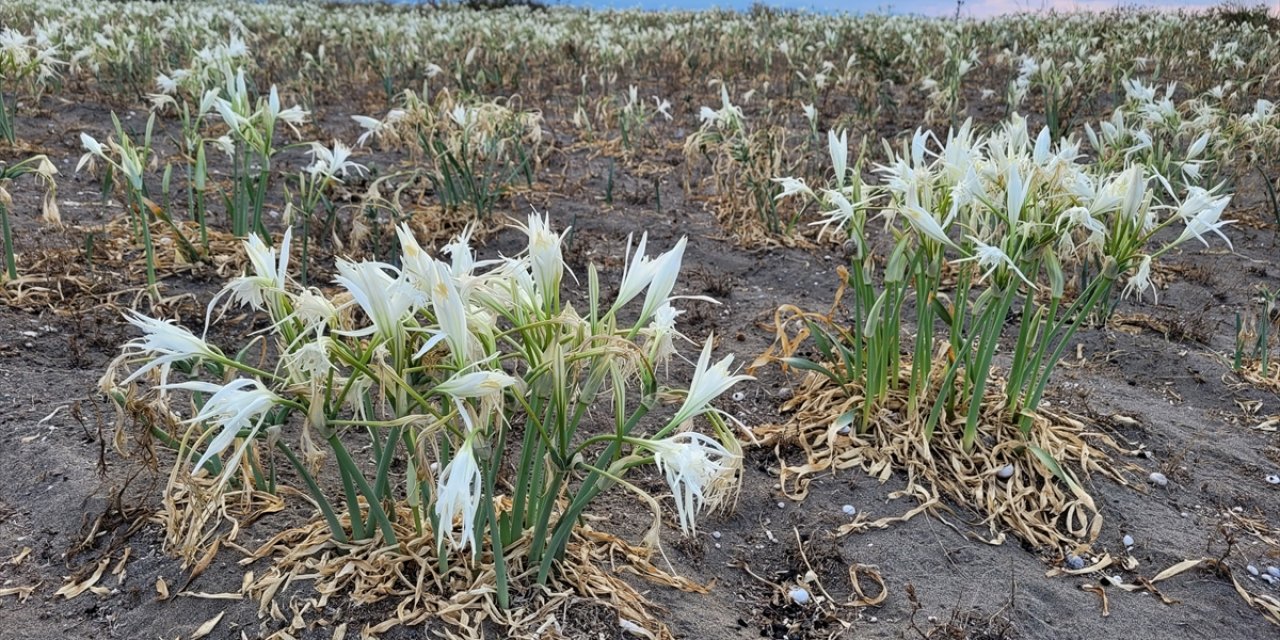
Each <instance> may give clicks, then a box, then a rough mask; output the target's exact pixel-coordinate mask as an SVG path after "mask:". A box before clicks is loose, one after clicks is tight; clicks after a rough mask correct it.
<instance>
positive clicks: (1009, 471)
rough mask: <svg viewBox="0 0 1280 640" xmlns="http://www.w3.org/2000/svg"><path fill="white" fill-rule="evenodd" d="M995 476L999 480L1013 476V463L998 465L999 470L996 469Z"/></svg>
mask: <svg viewBox="0 0 1280 640" xmlns="http://www.w3.org/2000/svg"><path fill="white" fill-rule="evenodd" d="M996 477H997V478H1000V479H1001V480H1008V479H1009V478H1012V477H1013V465H1011V464H1006V465H1005V466H1003V467H1000V470H999V471H996Z"/></svg>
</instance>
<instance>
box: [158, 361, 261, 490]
mask: <svg viewBox="0 0 1280 640" xmlns="http://www.w3.org/2000/svg"><path fill="white" fill-rule="evenodd" d="M164 388H165V389H167V390H168V389H184V390H188V391H200V392H204V393H211V394H213V395H211V396H209V399H208V400H206V401H205V403H204V406H203V407H201V409H200V411H199V413H197V414H196V415H195V416H194V417H192V418H191V419H190V420H188V421H187V422H189V423H192V424H198V423H202V422H203V423H209V424H212V425H215V426H217V427H218V428H219V429H220V430H219V431H218V434H217V435H216V436H214V437H213V439H212V440H210V441H209V444H208V445H207V446H206V447H205V450H204V453H203V454H202V455H201V456H200V460H199V461H198V462H196V465H195V467H194V470H195V472H199V470H200V469H201V468H202V467H204V464H205V463H206V462H208V461H209V460H210V459H211V458H213V457H214V456H217V455H219V454H221V453H222V452H223V450H225V449H226V448H227V447H229V446H231V443H232V442H234V441H235V439H236V437H237V435H239V432H240V430H242V429H250V436H249V437H250V438H252V434H253V433H255V432H256V431H257V430H258V429H259V428H260V427H261V426H262V421H263V419H265V417H266V414H267V412H268V411H270V410H271V409H272V408H273V407H275V406H276V404H278V403H279V402H280V397H279V396H277V395H276V394H274V393H272V392H271V390H270V389H268V388H266V387H265V386H263V384H262V383H261V382H259V381H258V380H256V379H253V378H236V379H235V380H232V381H231V382H228V383H227V384H225V385H222V386H218V385H216V384H210V383H208V382H197V381H192V382H180V383H177V384H171V385H165V387H164ZM243 451H244V448H243V447H242V448H241V449H240V450H238V451H237V452H236V455H235V456H234V457H233V458H232V459H231V460H230V461H228V462H227V464H226V465H225V466H226V468H228V469H232V468H234V467H235V466H236V463H237V462H238V460H239V457H240V455H241V454H242V453H243Z"/></svg>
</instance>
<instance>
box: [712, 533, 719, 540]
mask: <svg viewBox="0 0 1280 640" xmlns="http://www.w3.org/2000/svg"><path fill="white" fill-rule="evenodd" d="M711 537H712V538H715V539H716V540H719V539H720V532H719V531H712V532H711Z"/></svg>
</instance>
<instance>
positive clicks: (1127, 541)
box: [1124, 535, 1133, 547]
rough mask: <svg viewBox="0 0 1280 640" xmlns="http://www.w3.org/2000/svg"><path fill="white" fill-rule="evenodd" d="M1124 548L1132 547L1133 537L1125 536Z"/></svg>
mask: <svg viewBox="0 0 1280 640" xmlns="http://www.w3.org/2000/svg"><path fill="white" fill-rule="evenodd" d="M1124 546H1126V547H1132V546H1133V536H1130V535H1126V536H1125V537H1124Z"/></svg>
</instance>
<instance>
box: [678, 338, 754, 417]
mask: <svg viewBox="0 0 1280 640" xmlns="http://www.w3.org/2000/svg"><path fill="white" fill-rule="evenodd" d="M713 338H714V336H709V337H708V338H707V342H706V344H704V345H703V347H702V354H701V355H700V356H698V364H697V366H695V367H694V371H693V381H692V382H690V383H689V392H688V395H687V396H685V399H684V404H683V405H681V406H680V410H679V411H677V412H676V415H675V418H673V419H672V422H673V423H675V424H684V423H685V422H686V421H688V420H691V419H693V418H695V417H697V416H700V415H702V414H704V413H707V412H708V411H714V410H715V408H714V407H712V406H711V401H712V400H715V399H716V398H717V397H719V396H720V394H722V393H724V392H725V391H728V390H729V388H730V387H732V386H733V385H735V384H738V383H739V382H742V381H744V380H755V377H754V376H749V375H742V374H739V375H733V374H730V373H729V367H730V366H732V365H733V354H732V353H731V354H729V355H727V356H725V357H724V358H722V359H721V360H720V361H719V362H717V363H715V364H714V365H713V364H711V343H712V342H713Z"/></svg>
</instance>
